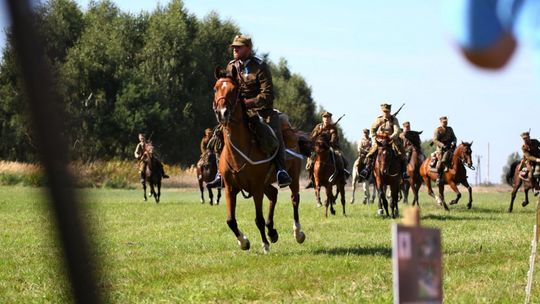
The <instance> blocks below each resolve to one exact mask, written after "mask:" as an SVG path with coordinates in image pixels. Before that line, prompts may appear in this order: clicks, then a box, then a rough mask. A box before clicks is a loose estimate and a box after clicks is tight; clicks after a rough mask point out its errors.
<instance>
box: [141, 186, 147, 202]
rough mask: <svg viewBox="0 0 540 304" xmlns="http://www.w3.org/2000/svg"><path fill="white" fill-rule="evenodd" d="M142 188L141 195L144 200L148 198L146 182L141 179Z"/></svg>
mask: <svg viewBox="0 0 540 304" xmlns="http://www.w3.org/2000/svg"><path fill="white" fill-rule="evenodd" d="M141 184H142V189H143V197H144V201H145V202H146V201H147V200H148V199H147V198H146V183H145V182H144V181H143V182H142V183H141Z"/></svg>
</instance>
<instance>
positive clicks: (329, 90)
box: [0, 0, 540, 183]
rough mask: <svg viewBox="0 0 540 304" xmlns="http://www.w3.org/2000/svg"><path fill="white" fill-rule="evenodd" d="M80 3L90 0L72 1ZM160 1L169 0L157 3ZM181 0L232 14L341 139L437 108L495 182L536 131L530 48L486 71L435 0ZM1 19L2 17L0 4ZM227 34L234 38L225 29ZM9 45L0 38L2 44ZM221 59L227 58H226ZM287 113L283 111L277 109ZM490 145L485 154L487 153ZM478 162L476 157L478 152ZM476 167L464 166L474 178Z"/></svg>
mask: <svg viewBox="0 0 540 304" xmlns="http://www.w3.org/2000/svg"><path fill="white" fill-rule="evenodd" d="M77 2H78V3H79V4H80V6H81V8H82V9H86V7H87V5H88V2H89V1H88V0H77ZM114 2H115V3H116V4H117V5H118V6H119V7H120V8H121V9H122V10H124V11H130V12H132V13H137V12H140V11H141V10H146V11H152V10H153V9H155V7H156V6H157V5H158V2H157V1H142V0H115V1H114ZM159 3H161V4H162V5H165V4H167V3H168V1H160V2H159ZM231 3H232V2H226V1H215V0H186V1H184V4H185V7H186V9H187V10H188V12H190V13H192V14H195V15H196V16H197V17H199V18H203V17H204V16H205V15H207V14H208V13H209V12H211V11H215V12H217V13H218V14H219V15H220V16H221V17H222V18H224V19H229V20H231V21H233V22H234V23H235V24H236V25H238V27H239V28H240V29H241V31H242V33H243V34H247V35H250V36H251V37H252V38H253V43H254V48H255V49H256V50H257V52H259V53H269V55H270V59H271V60H272V61H275V62H277V61H278V60H279V59H280V58H282V57H283V58H285V59H286V60H287V62H288V64H289V67H290V69H291V71H292V72H294V73H298V74H300V75H302V76H303V77H304V78H305V79H306V81H307V83H308V84H309V85H310V86H311V88H312V92H313V97H314V100H315V102H316V103H317V104H318V105H319V106H321V107H323V108H324V109H325V110H328V111H330V112H332V113H333V114H334V117H340V116H341V115H343V114H345V117H344V118H343V119H342V120H341V121H340V125H341V127H342V128H343V130H344V133H345V137H347V138H348V139H349V140H351V141H353V142H356V141H357V140H358V139H359V137H360V135H361V133H362V129H364V128H369V126H370V125H371V124H372V122H373V121H374V120H375V118H376V117H377V116H378V115H380V104H381V103H390V104H392V105H393V109H394V110H395V109H397V108H398V107H399V106H400V105H401V104H402V103H405V106H404V107H403V109H402V110H401V112H400V113H399V115H398V119H399V121H400V123H402V122H404V121H410V122H411V127H412V129H413V130H418V131H421V130H423V131H424V133H423V134H422V139H423V140H426V139H430V138H431V137H432V134H433V131H434V130H435V128H436V127H437V126H438V124H439V117H440V116H448V119H449V125H450V126H451V127H452V128H453V129H454V132H455V133H456V136H457V138H458V142H459V141H468V142H471V141H474V143H473V146H472V150H473V154H474V155H475V156H479V157H481V163H482V164H481V167H480V168H481V177H482V178H481V181H482V182H486V181H488V173H489V181H490V182H493V183H499V182H500V177H501V174H502V167H503V166H504V165H505V164H506V162H507V158H508V156H509V155H510V154H511V153H512V152H516V151H519V152H521V139H520V136H519V135H520V133H521V132H523V131H527V130H529V128H530V129H531V136H532V137H533V138H538V137H540V127H538V128H537V127H535V126H533V125H532V123H533V122H534V121H538V119H537V115H538V114H537V113H538V101H539V97H540V86H539V85H540V82H539V80H540V74H539V73H540V69H539V68H538V65H535V64H534V60H533V59H534V58H533V50H532V48H530V47H529V46H526V45H521V46H519V48H518V50H517V53H516V54H515V56H514V57H513V59H512V60H511V62H510V63H509V64H508V65H507V67H505V68H504V69H503V70H500V71H497V72H486V71H482V70H479V69H476V68H474V67H472V66H471V65H470V64H468V63H467V62H466V61H465V60H464V58H463V57H462V56H461V55H460V53H459V52H458V50H457V47H456V45H455V43H454V42H453V40H452V37H451V36H450V35H449V34H448V31H447V28H448V26H447V24H445V16H444V13H443V12H442V9H441V5H440V3H439V1H429V0H423V1H420V0H410V1H400V0H384V1H354V0H350V1H345V0H337V1H331V2H328V1H308V0H296V1H284V0H274V1H247V0H237V1H234V4H235V6H232V5H231ZM0 21H1V24H0V25H1V26H2V27H5V26H6V24H8V20H7V18H6V12H5V9H4V7H0ZM231 39H232V37H231ZM4 44H5V40H4V37H0V46H1V47H3V45H4ZM223 64H224V65H225V64H226V63H223ZM280 110H281V111H284V112H287V109H280ZM488 146H489V157H488ZM488 158H489V167H488V166H487V164H488ZM475 164H476V160H475ZM476 174H477V171H468V175H469V181H470V182H472V183H474V182H475V176H476Z"/></svg>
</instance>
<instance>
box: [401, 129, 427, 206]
mask: <svg viewBox="0 0 540 304" xmlns="http://www.w3.org/2000/svg"><path fill="white" fill-rule="evenodd" d="M420 134H422V131H420V132H417V131H407V132H406V133H405V140H404V142H403V145H404V146H405V147H410V150H411V155H410V160H409V162H408V164H407V175H409V178H408V179H407V180H403V183H402V188H403V189H402V190H403V201H404V203H405V204H406V203H407V200H408V197H409V188H410V189H411V190H412V193H413V201H412V205H413V206H414V205H418V207H420V202H419V201H418V191H419V190H420V187H421V186H422V182H423V180H422V177H421V176H420V166H421V165H422V162H423V161H424V159H425V158H426V157H425V156H424V154H422V148H421V146H420V145H421V140H420Z"/></svg>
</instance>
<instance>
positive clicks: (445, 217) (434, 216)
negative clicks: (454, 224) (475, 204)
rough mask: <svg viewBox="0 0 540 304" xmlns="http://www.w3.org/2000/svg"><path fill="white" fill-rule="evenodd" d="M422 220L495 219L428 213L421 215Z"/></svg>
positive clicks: (490, 219)
mask: <svg viewBox="0 0 540 304" xmlns="http://www.w3.org/2000/svg"><path fill="white" fill-rule="evenodd" d="M421 219H422V220H435V221H468V220H471V221H474V220H482V221H493V220H495V219H492V218H486V217H482V216H473V215H471V216H456V215H451V214H447V215H442V214H428V215H425V216H422V217H421Z"/></svg>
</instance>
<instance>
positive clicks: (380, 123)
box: [360, 103, 408, 178]
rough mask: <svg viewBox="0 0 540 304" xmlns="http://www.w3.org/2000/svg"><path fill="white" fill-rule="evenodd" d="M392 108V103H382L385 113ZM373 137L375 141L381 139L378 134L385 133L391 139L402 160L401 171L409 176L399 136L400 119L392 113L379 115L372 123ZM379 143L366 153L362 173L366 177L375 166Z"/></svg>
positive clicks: (393, 148)
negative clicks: (365, 161)
mask: <svg viewBox="0 0 540 304" xmlns="http://www.w3.org/2000/svg"><path fill="white" fill-rule="evenodd" d="M391 108H392V105H389V104H386V103H383V104H381V110H382V111H383V112H385V113H390V110H391ZM370 131H371V137H373V139H374V140H375V141H377V140H379V139H378V138H377V135H379V136H380V135H381V134H385V135H386V136H387V137H388V139H389V140H391V142H392V150H394V152H395V154H396V156H397V157H398V158H399V159H400V161H401V173H402V175H403V178H408V176H407V160H406V158H405V157H406V156H405V150H404V149H403V143H402V142H401V140H400V138H399V134H400V132H401V129H400V128H399V121H398V119H397V118H396V117H395V116H393V115H390V117H389V118H386V117H385V115H381V116H378V117H377V118H376V119H375V122H374V123H373V124H372V125H371V130H370ZM377 148H378V146H377V145H372V146H371V149H370V150H369V152H368V154H367V155H366V158H367V163H366V167H365V168H364V170H362V172H361V173H360V175H361V176H362V177H364V178H366V177H367V176H368V175H369V172H370V171H371V168H372V167H373V160H374V154H375V153H376V152H377Z"/></svg>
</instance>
